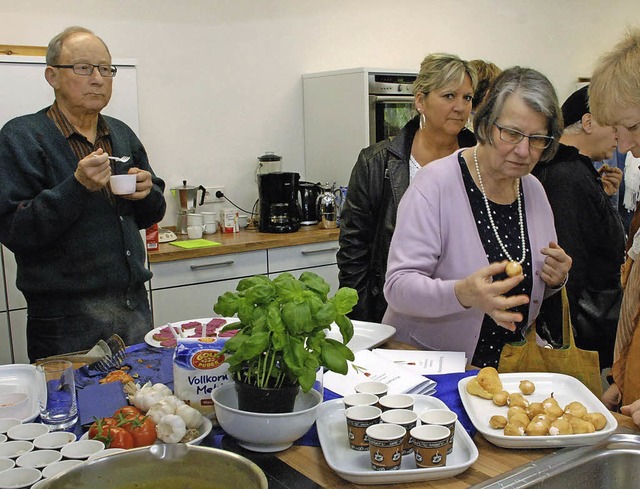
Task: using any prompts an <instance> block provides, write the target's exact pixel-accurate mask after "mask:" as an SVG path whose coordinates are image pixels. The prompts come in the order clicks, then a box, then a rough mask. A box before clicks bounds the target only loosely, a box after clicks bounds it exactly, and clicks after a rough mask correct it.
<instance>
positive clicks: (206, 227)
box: [204, 222, 218, 234]
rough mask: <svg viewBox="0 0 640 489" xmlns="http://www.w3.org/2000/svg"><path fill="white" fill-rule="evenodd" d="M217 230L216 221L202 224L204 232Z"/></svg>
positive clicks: (208, 232)
mask: <svg viewBox="0 0 640 489" xmlns="http://www.w3.org/2000/svg"><path fill="white" fill-rule="evenodd" d="M217 230H218V223H217V222H207V223H205V225H204V234H213V233H215V232H216V231H217Z"/></svg>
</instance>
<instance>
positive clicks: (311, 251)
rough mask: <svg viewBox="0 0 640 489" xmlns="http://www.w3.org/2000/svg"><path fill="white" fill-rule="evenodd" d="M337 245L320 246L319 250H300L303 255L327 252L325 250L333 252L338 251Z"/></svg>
mask: <svg viewBox="0 0 640 489" xmlns="http://www.w3.org/2000/svg"><path fill="white" fill-rule="evenodd" d="M338 249H339V248H338V247H337V246H334V247H332V248H322V249H320V250H309V251H302V254H303V255H317V254H318V253H327V252H333V251H338Z"/></svg>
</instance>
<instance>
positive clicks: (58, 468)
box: [42, 460, 82, 479]
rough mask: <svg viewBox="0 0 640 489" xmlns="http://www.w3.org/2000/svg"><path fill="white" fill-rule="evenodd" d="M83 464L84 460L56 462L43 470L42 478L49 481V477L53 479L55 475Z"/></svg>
mask: <svg viewBox="0 0 640 489" xmlns="http://www.w3.org/2000/svg"><path fill="white" fill-rule="evenodd" d="M81 463H82V460H60V461H59V462H54V463H52V464H51V465H48V466H46V467H45V468H44V469H42V477H44V478H45V479H48V478H49V477H53V476H54V475H56V474H59V473H60V472H64V471H65V470H69V469H70V468H71V467H75V466H76V465H79V464H81Z"/></svg>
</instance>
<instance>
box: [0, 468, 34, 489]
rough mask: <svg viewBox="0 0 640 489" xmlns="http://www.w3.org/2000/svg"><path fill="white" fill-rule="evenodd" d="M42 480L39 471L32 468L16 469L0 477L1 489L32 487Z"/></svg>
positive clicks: (7, 471) (6, 471)
mask: <svg viewBox="0 0 640 489" xmlns="http://www.w3.org/2000/svg"><path fill="white" fill-rule="evenodd" d="M41 478H42V474H41V473H40V471H39V470H38V469H34V468H32V467H16V468H14V469H9V470H5V471H4V472H2V477H0V489H21V488H23V487H31V485H33V484H35V483H36V482H38V481H39V480H40V479H41Z"/></svg>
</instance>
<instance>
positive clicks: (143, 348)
mask: <svg viewBox="0 0 640 489" xmlns="http://www.w3.org/2000/svg"><path fill="white" fill-rule="evenodd" d="M172 360H173V349H168V348H155V347H152V346H149V345H147V344H145V343H141V344H137V345H132V346H130V347H128V348H127V351H126V355H125V364H126V365H128V366H129V367H130V370H129V374H130V375H131V376H133V377H134V379H135V380H136V382H139V383H140V384H141V385H142V384H145V383H146V382H149V381H150V382H152V383H154V384H155V383H158V382H160V383H163V384H165V385H167V386H168V387H170V388H171V389H173V364H172ZM476 374H477V370H470V371H468V372H462V373H454V374H442V375H429V378H430V379H432V380H434V381H436V382H437V386H436V393H435V394H434V397H436V398H438V399H440V400H441V401H443V402H444V403H445V404H446V405H447V406H448V407H449V409H451V410H452V411H454V412H455V413H456V414H457V415H458V420H459V421H460V423H461V424H462V426H463V427H464V428H465V429H466V430H467V432H468V433H469V435H471V436H472V437H473V435H474V434H475V432H476V430H475V428H474V426H473V424H472V423H471V420H470V419H469V417H468V416H467V413H466V411H465V410H464V407H463V406H462V401H461V399H460V395H459V394H458V382H459V381H460V379H463V378H465V377H469V376H471V375H476ZM104 375H105V374H104V373H101V372H97V371H94V370H90V369H88V368H87V367H82V368H80V369H78V370H76V388H77V389H78V410H79V412H80V423H78V425H81V424H85V425H86V424H87V423H89V422H91V420H92V419H93V418H94V417H95V418H100V417H107V416H110V415H111V414H112V413H113V412H114V411H115V410H116V409H118V408H120V407H122V406H124V405H126V403H127V401H126V398H125V396H124V393H123V391H122V384H120V383H119V382H115V383H110V384H100V383H99V380H100V379H101V378H103V377H104ZM340 397H341V396H340V395H338V394H336V393H334V392H332V391H330V390H328V389H325V391H324V400H325V401H328V400H331V399H337V398H340ZM224 436H225V433H224V432H223V431H222V430H219V429H218V430H215V429H214V432H213V433H212V434H211V436H210V437H209V444H211V445H212V446H216V447H218V448H219V447H220V444H221V442H222V438H223V437H224ZM296 444H297V445H308V446H320V442H319V440H318V433H317V431H316V427H315V425H314V426H313V427H312V428H311V429H310V430H309V432H308V433H307V434H306V435H305V436H303V437H302V438H301V439H300V440H298V441H297V442H296Z"/></svg>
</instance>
